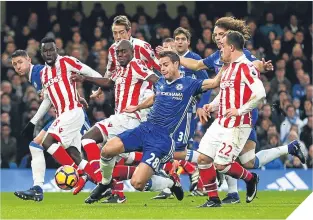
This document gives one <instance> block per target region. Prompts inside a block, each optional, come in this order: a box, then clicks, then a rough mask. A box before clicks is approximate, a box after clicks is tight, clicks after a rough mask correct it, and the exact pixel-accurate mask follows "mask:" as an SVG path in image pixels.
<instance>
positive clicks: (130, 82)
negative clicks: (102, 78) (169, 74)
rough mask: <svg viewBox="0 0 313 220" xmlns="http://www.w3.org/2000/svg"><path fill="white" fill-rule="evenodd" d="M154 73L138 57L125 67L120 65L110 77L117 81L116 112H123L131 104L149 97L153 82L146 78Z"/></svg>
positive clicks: (138, 102) (136, 103)
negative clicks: (148, 93) (147, 95)
mask: <svg viewBox="0 0 313 220" xmlns="http://www.w3.org/2000/svg"><path fill="white" fill-rule="evenodd" d="M153 74H154V72H153V71H152V70H150V69H149V68H147V66H146V65H145V63H144V62H142V61H141V60H139V59H136V58H133V59H132V60H131V61H130V62H129V63H128V65H127V66H126V67H125V68H123V67H121V66H119V68H118V69H117V70H116V71H115V72H114V73H113V75H112V76H111V77H110V78H111V79H112V80H113V81H114V82H115V114H119V113H121V112H122V111H123V110H124V109H125V108H126V107H127V106H129V105H135V106H136V105H138V104H140V103H141V102H142V101H143V100H144V99H145V98H147V97H146V94H147V92H150V91H152V90H151V89H152V84H151V83H149V82H148V81H146V79H147V78H148V77H149V76H151V75H153ZM147 90H149V91H147Z"/></svg>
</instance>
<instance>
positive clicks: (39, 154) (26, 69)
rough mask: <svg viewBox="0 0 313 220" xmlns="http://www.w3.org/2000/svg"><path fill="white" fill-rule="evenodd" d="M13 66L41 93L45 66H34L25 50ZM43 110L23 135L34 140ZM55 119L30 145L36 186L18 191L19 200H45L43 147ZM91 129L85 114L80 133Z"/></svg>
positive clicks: (13, 59)
mask: <svg viewBox="0 0 313 220" xmlns="http://www.w3.org/2000/svg"><path fill="white" fill-rule="evenodd" d="M11 58H12V66H13V67H14V69H15V71H16V72H17V73H18V74H19V75H20V76H24V75H25V76H27V78H28V79H29V83H30V84H31V85H32V86H33V87H34V88H35V89H36V90H37V93H38V94H39V93H41V90H42V83H41V79H40V72H41V70H42V69H43V68H44V65H40V64H36V65H32V63H31V58H30V57H29V56H28V54H27V52H26V51H25V50H16V51H15V52H14V53H13V54H12V56H11ZM80 102H81V103H84V106H86V105H87V102H86V100H85V99H83V98H81V97H80ZM41 109H42V108H39V109H38V111H37V113H36V114H35V115H34V117H33V118H32V119H31V120H30V121H29V122H28V124H27V126H26V127H25V129H24V130H23V131H27V133H25V132H22V135H23V136H25V137H27V138H29V139H33V135H34V128H35V124H37V122H38V120H40V118H39V117H40V115H42V113H41ZM53 121H54V119H53V120H51V121H50V122H48V123H47V124H46V125H45V127H44V128H43V129H42V130H41V131H40V132H39V134H38V135H37V136H36V137H35V138H34V139H33V141H32V142H30V144H29V151H30V153H31V157H32V160H31V168H32V174H33V180H34V185H33V187H31V188H30V189H29V190H25V191H16V192H14V195H16V196H17V197H18V198H21V199H24V200H34V201H38V202H39V201H42V200H43V189H42V187H43V184H44V177H45V171H46V161H45V157H44V153H43V150H44V149H43V147H42V146H41V143H42V140H43V138H44V136H45V135H46V132H47V130H48V129H49V127H50V126H51V124H52V123H53ZM89 128H90V123H89V119H88V117H87V114H86V112H85V123H84V125H83V127H82V128H81V131H80V133H81V134H82V135H83V134H84V133H85V132H86V131H87V130H88V129H89ZM78 172H79V174H80V176H81V177H80V179H81V178H86V175H83V172H82V171H81V170H78ZM80 181H81V180H80ZM74 192H75V190H74Z"/></svg>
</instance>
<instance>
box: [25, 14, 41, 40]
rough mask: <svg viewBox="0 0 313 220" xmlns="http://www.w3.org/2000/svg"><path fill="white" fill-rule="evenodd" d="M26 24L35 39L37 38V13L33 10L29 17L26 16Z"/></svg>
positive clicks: (38, 34)
mask: <svg viewBox="0 0 313 220" xmlns="http://www.w3.org/2000/svg"><path fill="white" fill-rule="evenodd" d="M27 26H28V27H29V29H30V31H31V33H32V35H33V37H34V38H35V39H37V40H39V38H40V37H41V36H40V33H39V31H38V30H39V29H38V15H37V13H35V12H32V13H31V14H30V15H29V17H28V22H27Z"/></svg>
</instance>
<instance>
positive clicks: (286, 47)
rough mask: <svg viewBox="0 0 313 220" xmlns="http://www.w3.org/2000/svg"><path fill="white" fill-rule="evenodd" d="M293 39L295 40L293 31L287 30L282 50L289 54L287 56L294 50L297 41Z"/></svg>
mask: <svg viewBox="0 0 313 220" xmlns="http://www.w3.org/2000/svg"><path fill="white" fill-rule="evenodd" d="M293 38H294V35H293V33H292V32H291V31H289V30H287V31H286V32H285V33H284V39H283V42H282V48H283V52H284V53H287V54H289V53H291V51H292V48H293V46H294V44H295V41H294V39H293Z"/></svg>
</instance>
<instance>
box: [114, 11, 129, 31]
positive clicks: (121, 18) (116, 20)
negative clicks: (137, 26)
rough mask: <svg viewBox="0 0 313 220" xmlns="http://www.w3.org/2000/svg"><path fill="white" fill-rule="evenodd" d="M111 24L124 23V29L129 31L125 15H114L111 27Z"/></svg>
mask: <svg viewBox="0 0 313 220" xmlns="http://www.w3.org/2000/svg"><path fill="white" fill-rule="evenodd" d="M113 25H124V26H125V28H126V31H129V30H130V28H131V23H130V21H129V20H128V18H127V17H126V16H125V15H119V16H116V17H115V18H114V20H113V24H112V27H113Z"/></svg>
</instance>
